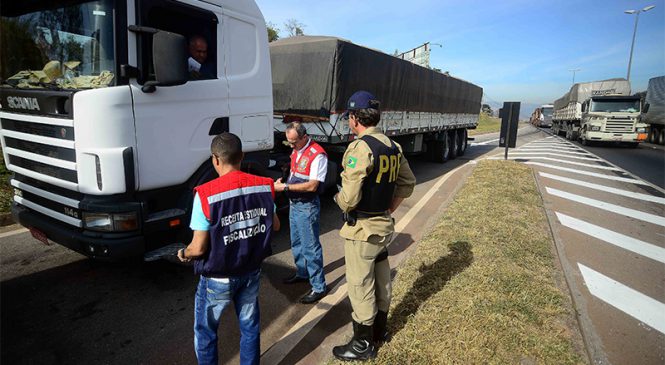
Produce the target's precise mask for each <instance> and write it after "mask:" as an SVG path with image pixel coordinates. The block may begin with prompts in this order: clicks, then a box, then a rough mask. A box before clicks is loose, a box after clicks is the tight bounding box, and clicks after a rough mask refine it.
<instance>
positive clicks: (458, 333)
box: [375, 161, 587, 364]
mask: <svg viewBox="0 0 665 365" xmlns="http://www.w3.org/2000/svg"><path fill="white" fill-rule="evenodd" d="M555 260H556V257H555V253H554V248H553V242H552V239H551V235H550V233H549V227H548V224H547V218H546V216H545V211H544V208H543V205H542V199H541V197H540V195H539V193H538V190H537V187H536V184H535V181H534V177H533V173H532V171H531V169H530V168H528V167H526V166H524V165H521V164H519V163H516V162H510V161H508V162H506V161H481V162H480V163H479V164H478V166H477V167H476V169H475V171H474V172H473V174H472V175H471V176H470V178H469V180H468V181H467V183H466V185H465V186H464V187H463V189H462V190H461V191H460V192H459V193H458V195H457V196H456V197H455V199H454V201H453V203H452V204H451V205H450V206H449V207H448V208H447V210H446V212H445V214H444V215H443V217H442V218H441V220H440V222H439V223H438V224H436V225H435V226H434V228H433V229H432V231H431V232H430V233H429V234H428V235H426V237H425V238H423V240H422V241H421V242H420V243H419V244H418V247H417V248H416V252H414V253H413V254H412V255H411V256H410V257H409V258H408V259H407V260H406V261H405V262H404V263H403V264H402V265H401V266H400V267H399V269H398V274H397V276H396V278H395V281H394V285H393V295H394V296H393V302H392V307H391V310H390V317H389V332H390V333H391V334H392V340H391V341H390V342H389V343H387V344H385V345H384V346H383V347H381V349H380V350H379V356H378V357H377V359H376V361H375V363H379V364H518V363H521V364H536V363H537V364H577V363H586V362H587V358H586V355H585V354H584V352H583V350H580V349H581V348H582V347H581V345H580V342H579V337H578V335H577V333H578V332H577V329H576V324H577V322H576V321H575V319H574V317H573V315H572V309H571V308H572V304H571V302H570V297H569V296H568V294H567V291H563V290H565V289H563V290H562V289H561V287H560V286H558V285H557V283H561V281H559V280H561V277H562V274H561V273H560V271H559V269H558V268H557V265H556V264H555Z"/></svg>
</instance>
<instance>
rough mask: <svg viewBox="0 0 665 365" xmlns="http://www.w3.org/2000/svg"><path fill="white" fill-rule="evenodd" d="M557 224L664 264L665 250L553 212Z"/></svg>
mask: <svg viewBox="0 0 665 365" xmlns="http://www.w3.org/2000/svg"><path fill="white" fill-rule="evenodd" d="M555 213H556V216H557V218H559V222H561V224H562V225H564V226H565V227H568V228H570V229H574V230H576V231H578V232H580V233H584V234H586V235H587V236H591V237H593V238H597V239H599V240H601V241H605V242H607V243H611V244H613V245H615V246H617V247H620V248H623V249H624V250H628V251H632V252H635V253H636V254H639V255H642V256H644V257H648V258H650V259H652V260H656V261H659V262H662V263H664V264H665V249H664V248H662V247H658V246H656V245H654V244H651V243H648V242H644V241H641V240H638V239H636V238H632V237H629V236H626V235H623V234H621V233H617V232H614V231H610V230H609V229H605V228H603V227H600V226H597V225H595V224H591V223H588V222H585V221H583V220H580V219H577V218H573V217H571V216H568V215H565V214H563V213H559V212H555Z"/></svg>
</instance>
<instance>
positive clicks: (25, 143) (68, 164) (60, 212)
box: [0, 113, 81, 227]
mask: <svg viewBox="0 0 665 365" xmlns="http://www.w3.org/2000/svg"><path fill="white" fill-rule="evenodd" d="M2 114H5V113H2ZM5 115H7V114H5ZM26 119H28V120H16V119H10V118H0V125H1V126H2V129H1V130H0V136H1V137H2V140H3V147H4V153H5V156H6V161H5V162H6V163H7V167H8V169H9V170H11V171H13V172H14V174H15V178H14V179H12V180H11V185H12V186H13V187H14V189H15V195H14V201H15V202H16V203H18V204H20V205H23V206H25V207H27V208H30V209H32V210H34V211H37V212H39V213H42V214H44V215H47V216H49V217H51V218H54V219H57V220H60V221H62V222H65V223H68V224H70V225H74V226H77V227H81V219H80V218H81V216H80V210H79V202H80V194H79V193H78V176H77V171H76V151H75V149H74V122H73V121H72V120H65V119H55V118H44V117H35V116H27V117H26Z"/></svg>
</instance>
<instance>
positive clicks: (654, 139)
mask: <svg viewBox="0 0 665 365" xmlns="http://www.w3.org/2000/svg"><path fill="white" fill-rule="evenodd" d="M647 142H649V143H658V129H656V128H655V127H654V126H650V127H649V135H648V136H647Z"/></svg>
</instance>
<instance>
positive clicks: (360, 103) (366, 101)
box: [342, 90, 380, 118]
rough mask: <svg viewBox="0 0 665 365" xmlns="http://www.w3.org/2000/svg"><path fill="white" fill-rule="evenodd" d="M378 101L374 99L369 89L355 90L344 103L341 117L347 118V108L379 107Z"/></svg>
mask: <svg viewBox="0 0 665 365" xmlns="http://www.w3.org/2000/svg"><path fill="white" fill-rule="evenodd" d="M379 105H380V103H379V101H378V100H376V97H375V96H374V95H373V94H372V93H370V92H369V91H364V90H360V91H356V92H355V93H353V95H351V97H350V98H349V101H348V102H347V103H346V112H344V114H343V115H342V118H347V117H348V115H349V110H359V109H377V110H378V109H379Z"/></svg>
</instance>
